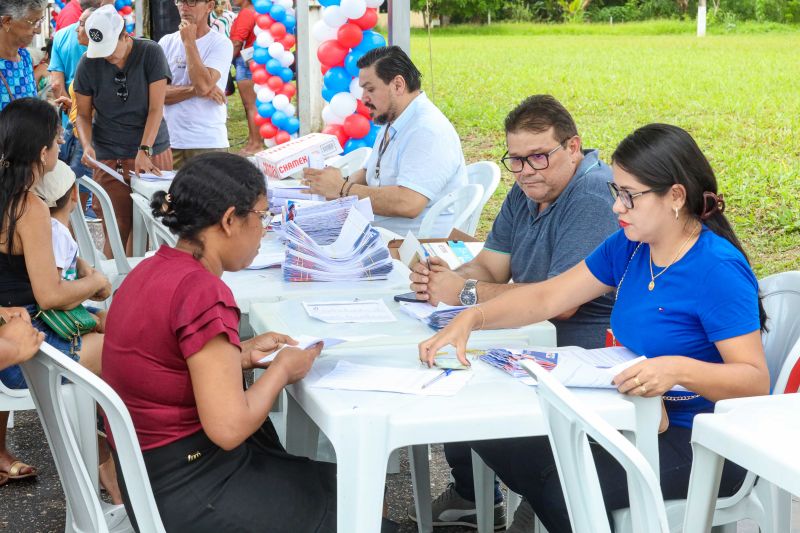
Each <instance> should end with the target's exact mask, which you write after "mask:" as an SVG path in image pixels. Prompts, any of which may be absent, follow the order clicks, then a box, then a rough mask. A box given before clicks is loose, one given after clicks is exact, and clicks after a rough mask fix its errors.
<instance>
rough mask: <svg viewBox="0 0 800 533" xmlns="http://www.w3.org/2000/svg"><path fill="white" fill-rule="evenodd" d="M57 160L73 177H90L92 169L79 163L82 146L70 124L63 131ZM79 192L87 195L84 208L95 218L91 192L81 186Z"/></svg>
mask: <svg viewBox="0 0 800 533" xmlns="http://www.w3.org/2000/svg"><path fill="white" fill-rule="evenodd" d="M58 158H59V159H60V160H61V161H63V162H64V163H66V164H67V165H69V168H71V169H72V171H73V172H74V173H75V177H77V178H81V177H83V176H89V177H90V178H91V177H92V169H90V168H88V167H86V166H85V165H84V164H83V163H81V159H82V158H83V145H82V144H81V142H80V140H78V138H77V137H76V136H75V130H74V129H73V126H72V124H70V125H69V126H68V127H67V128H66V129H65V130H64V144H62V145H61V148H60V149H59V151H58ZM80 192H81V193H83V194H86V193H88V194H89V195H90V196H89V202H88V205H87V206H86V212H87V214H89V215H90V216H92V217H95V218H96V216H95V214H94V211H92V198H91V191H89V189H87V188H86V187H84V186H83V185H81V186H80Z"/></svg>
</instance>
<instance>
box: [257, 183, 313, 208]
mask: <svg viewBox="0 0 800 533" xmlns="http://www.w3.org/2000/svg"><path fill="white" fill-rule="evenodd" d="M309 189H310V187H308V186H307V185H300V182H299V181H297V180H282V181H270V182H269V187H268V188H267V200H268V201H269V208H270V210H272V211H277V208H279V207H281V206H285V205H287V204H288V203H289V201H290V200H299V201H300V203H302V204H303V205H305V203H306V202H308V201H313V202H318V203H322V202H324V201H325V197H324V196H320V195H318V194H309V193H308V190H309Z"/></svg>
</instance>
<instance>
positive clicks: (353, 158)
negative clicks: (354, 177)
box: [325, 146, 372, 176]
mask: <svg viewBox="0 0 800 533" xmlns="http://www.w3.org/2000/svg"><path fill="white" fill-rule="evenodd" d="M370 154H372V148H369V147H367V146H362V147H361V148H356V149H355V150H353V151H352V152H350V153H347V154H344V155H340V156H337V157H332V158H330V159H328V160H327V161H325V164H327V165H328V166H329V167H336V168H338V169H339V170H341V171H342V175H343V176H349V175H350V174H352V173H353V172H355V171H357V170H358V169H360V168H362V167H363V166H364V163H366V162H367V159H369V156H370Z"/></svg>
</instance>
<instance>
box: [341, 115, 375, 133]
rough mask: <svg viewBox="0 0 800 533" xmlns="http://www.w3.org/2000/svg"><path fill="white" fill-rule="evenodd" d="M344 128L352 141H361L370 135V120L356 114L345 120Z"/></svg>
mask: <svg viewBox="0 0 800 533" xmlns="http://www.w3.org/2000/svg"><path fill="white" fill-rule="evenodd" d="M342 128H343V129H344V132H345V133H346V134H347V135H349V136H350V138H351V139H361V138H362V137H366V135H367V134H368V133H369V119H368V118H365V117H364V116H363V115H359V114H358V113H355V114H353V115H350V116H349V117H347V118H345V119H344V124H342Z"/></svg>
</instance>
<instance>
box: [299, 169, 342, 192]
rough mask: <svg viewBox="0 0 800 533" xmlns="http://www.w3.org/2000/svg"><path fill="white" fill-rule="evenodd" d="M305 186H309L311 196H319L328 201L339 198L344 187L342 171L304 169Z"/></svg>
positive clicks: (303, 181)
mask: <svg viewBox="0 0 800 533" xmlns="http://www.w3.org/2000/svg"><path fill="white" fill-rule="evenodd" d="M302 183H303V185H308V186H309V187H310V189H309V190H308V193H309V194H319V195H321V196H324V197H325V198H327V199H328V200H331V199H333V198H339V192H340V191H341V190H342V186H343V185H344V178H343V177H342V171H341V170H339V169H338V168H336V167H326V168H323V169H318V168H304V169H303V180H302Z"/></svg>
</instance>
